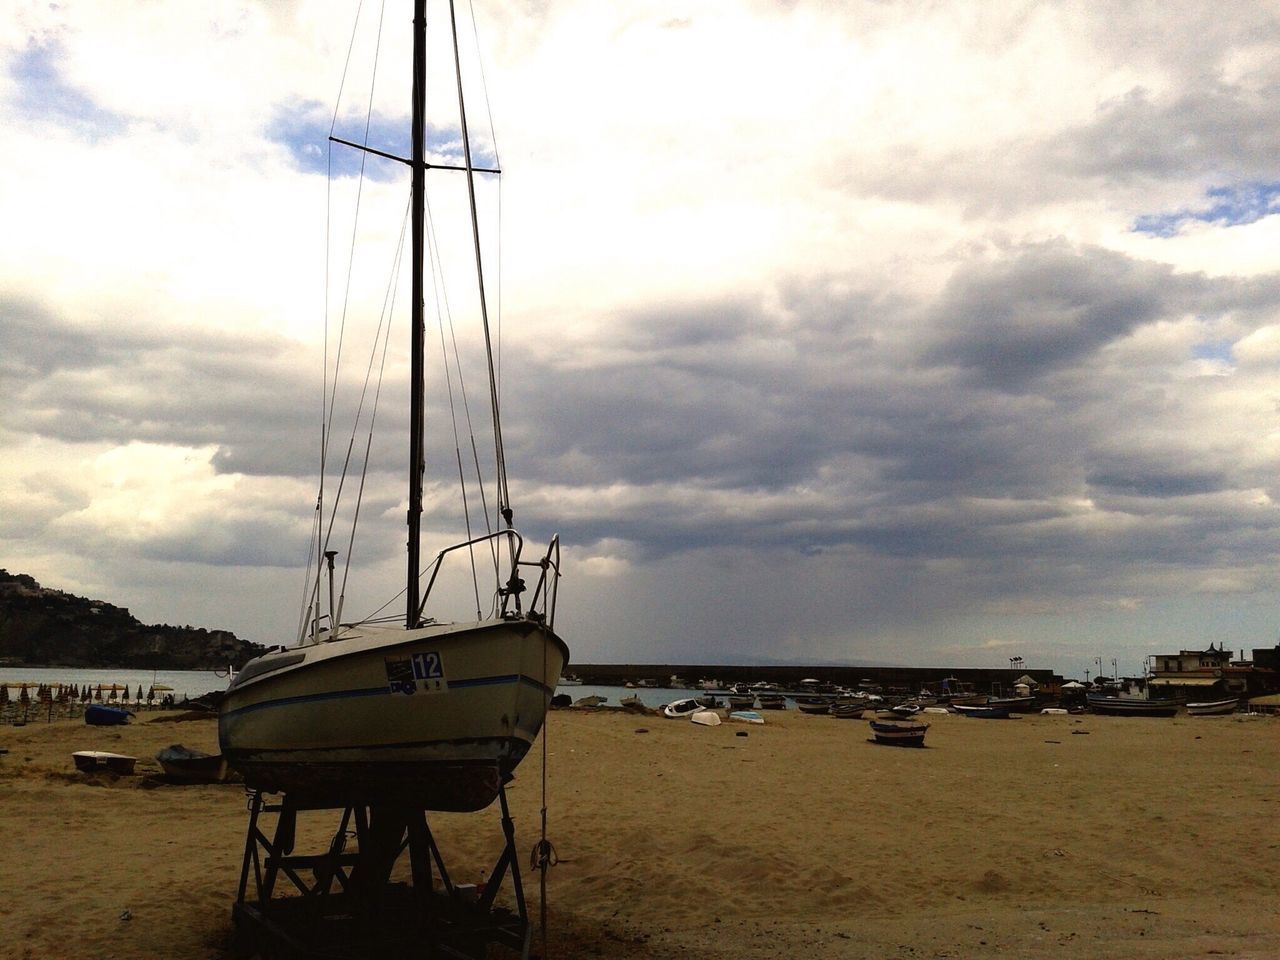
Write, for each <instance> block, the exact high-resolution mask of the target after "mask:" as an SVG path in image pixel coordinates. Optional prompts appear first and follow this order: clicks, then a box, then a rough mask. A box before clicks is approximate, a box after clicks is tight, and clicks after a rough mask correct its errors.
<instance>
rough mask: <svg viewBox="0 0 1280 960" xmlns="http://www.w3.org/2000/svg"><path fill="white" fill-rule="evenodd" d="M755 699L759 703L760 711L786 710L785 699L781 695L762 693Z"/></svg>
mask: <svg viewBox="0 0 1280 960" xmlns="http://www.w3.org/2000/svg"><path fill="white" fill-rule="evenodd" d="M757 699H758V700H759V701H760V709H761V710H785V709H787V698H786V697H785V696H784V695H782V694H781V693H762V694H760V695H759V696H758V697H757Z"/></svg>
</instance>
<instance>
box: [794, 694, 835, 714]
mask: <svg viewBox="0 0 1280 960" xmlns="http://www.w3.org/2000/svg"><path fill="white" fill-rule="evenodd" d="M831 704H832V699H831V697H796V709H797V710H799V711H800V712H801V713H829V712H830V711H831Z"/></svg>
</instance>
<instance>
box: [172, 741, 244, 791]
mask: <svg viewBox="0 0 1280 960" xmlns="http://www.w3.org/2000/svg"><path fill="white" fill-rule="evenodd" d="M156 760H157V762H159V764H160V766H161V767H163V768H164V774H165V776H166V777H168V778H169V779H170V780H179V781H181V782H183V783H222V782H223V781H224V780H226V779H227V761H226V758H225V757H223V756H222V755H221V754H208V753H204V752H203V751H201V750H190V749H188V748H187V747H184V746H183V745H182V744H180V743H175V744H173V746H170V747H165V748H164V749H163V750H161V751H160V752H159V753H157V754H156Z"/></svg>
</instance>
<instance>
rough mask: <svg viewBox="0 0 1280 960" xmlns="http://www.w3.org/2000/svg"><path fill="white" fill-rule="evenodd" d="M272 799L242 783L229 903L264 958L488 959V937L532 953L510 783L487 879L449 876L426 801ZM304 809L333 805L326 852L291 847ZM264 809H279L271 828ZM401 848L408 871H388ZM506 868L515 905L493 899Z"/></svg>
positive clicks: (243, 939)
mask: <svg viewBox="0 0 1280 960" xmlns="http://www.w3.org/2000/svg"><path fill="white" fill-rule="evenodd" d="M508 779H509V778H508ZM270 797H271V799H269V798H268V795H267V794H264V792H263V791H261V790H251V791H249V793H248V810H249V828H248V833H247V836H246V838H245V846H244V860H243V862H242V864H241V867H240V885H239V889H238V892H237V894H236V902H235V906H234V907H233V908H232V919H233V921H234V923H235V928H236V938H237V941H238V942H239V945H241V946H244V947H247V948H250V949H252V950H254V951H256V952H257V954H258V955H260V956H261V957H263V958H264V960H303V958H307V960H371V958H374V957H377V958H379V960H381V958H388V960H392V958H395V960H399V958H407V957H415V958H420V957H447V958H460V960H484V958H485V957H486V956H487V955H488V953H487V951H488V945H489V944H500V945H503V946H505V947H507V948H509V949H511V950H513V951H516V952H517V953H518V954H519V956H520V957H521V960H528V958H529V951H530V944H531V940H532V937H531V934H532V926H531V924H530V922H529V916H528V910H527V908H526V904H525V898H524V887H523V884H522V882H521V879H520V864H519V859H518V857H517V854H516V848H515V824H514V821H513V820H512V819H511V813H510V810H509V808H508V806H507V790H506V784H505V783H504V784H503V786H502V788H501V790H500V791H499V794H498V798H499V801H500V803H501V810H502V833H503V839H504V843H503V847H502V852H501V853H500V854H499V856H498V859H497V861H496V863H495V864H494V866H493V869H492V870H491V871H490V872H489V876H488V880H487V882H486V883H485V884H484V886H483V887H480V886H478V885H474V884H455V883H453V881H452V880H451V879H450V877H449V872H448V870H447V869H446V867H445V863H444V860H443V858H442V857H441V854H440V849H439V847H438V846H437V845H436V841H435V838H434V837H433V836H432V833H431V828H430V826H429V825H428V822H427V811H426V810H424V809H421V808H417V807H403V806H391V805H365V804H362V803H357V802H353V803H349V804H347V805H341V804H338V803H336V802H335V801H334V800H333V799H332V798H307V797H297V796H294V795H290V794H279V795H274V794H272V795H270ZM311 810H334V811H338V810H340V811H341V814H340V817H339V820H338V826H337V828H336V830H335V831H334V833H333V837H332V839H331V840H330V842H329V846H328V849H327V850H324V851H323V852H320V853H315V854H298V853H295V852H294V846H295V840H296V833H297V821H298V813H299V812H300V811H311ZM264 815H274V816H275V828H274V831H273V832H271V835H270V836H269V835H268V825H267V824H265V823H264ZM353 840H354V844H353V843H352V841H353ZM406 851H407V852H408V854H409V857H408V860H409V871H408V876H407V877H404V875H403V874H404V872H403V870H402V871H401V875H400V877H399V878H393V876H392V873H393V869H394V867H395V865H396V863H397V862H398V861H399V860H400V858H401V856H402V855H403V854H404V853H405V852H406ZM508 874H510V877H511V888H512V892H513V894H514V896H515V910H514V911H513V910H511V909H509V908H507V907H504V906H499V905H496V901H497V898H498V894H499V893H500V892H501V889H502V887H503V885H504V881H505V879H506V877H507V875H508ZM251 879H252V887H251V886H250V880H251ZM282 881H287V882H282Z"/></svg>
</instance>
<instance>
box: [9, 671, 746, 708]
mask: <svg viewBox="0 0 1280 960" xmlns="http://www.w3.org/2000/svg"><path fill="white" fill-rule="evenodd" d="M227 682H228V681H227V673H226V671H225V670H223V671H217V670H117V669H115V668H108V669H102V670H82V669H75V668H72V667H0V683H3V684H8V685H9V686H10V687H14V686H17V685H18V684H22V683H27V684H41V683H43V684H55V683H61V684H64V685H65V684H71V683H74V684H75V685H76V686H77V687H81V686H84V685H85V684H88V685H89V686H90V687H97V686H99V685H101V686H102V687H104V688H106V687H110V686H111V684H113V683H114V684H116V685H117V686H127V687H128V688H129V690H130V699H132V698H133V695H134V694H136V693H137V692H138V688H139V687H141V688H142V692H143V694H144V695H145V694H146V692H147V690H148V689H149V688H151V687H155V688H156V691H157V696H159V694H161V693H172V694H173V698H174V699H175V700H178V701H181V700H182V699H183V698H184V697H186V698H188V699H195V698H196V697H199V696H202V695H203V694H206V693H211V692H213V691H215V690H225V689H227ZM164 687H168V688H169V689H167V690H166V689H163V688H164ZM556 693H565V694H568V695H569V696H571V697H573V699H574V700H581V699H582V698H583V697H591V696H596V697H604V698H605V705H606V706H611V707H616V706H618V704H619V702H620V701H621V700H622V698H623V697H631V696H637V697H639V698H640V702H641V703H643V704H644V705H645V706H646V707H660V706H662V705H663V704H664V703H670V702H671V701H673V700H683V699H684V698H686V697H701V696H705V695H706V691H705V690H691V689H675V688H665V687H664V688H654V687H635V688H631V687H606V686H597V685H594V684H582V685H577V684H575V685H573V686H568V687H557V688H556ZM721 696H723V694H721Z"/></svg>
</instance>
